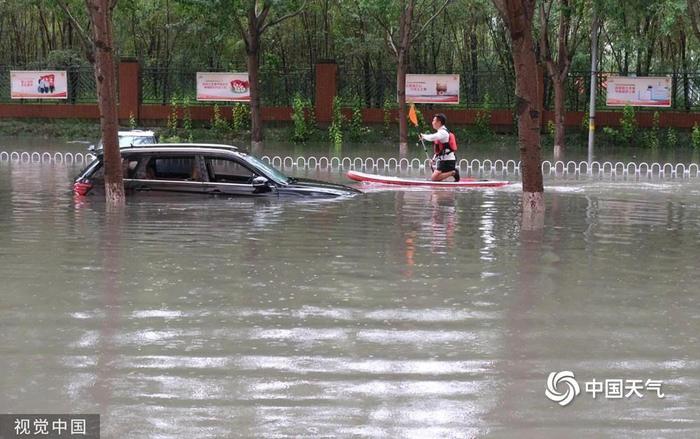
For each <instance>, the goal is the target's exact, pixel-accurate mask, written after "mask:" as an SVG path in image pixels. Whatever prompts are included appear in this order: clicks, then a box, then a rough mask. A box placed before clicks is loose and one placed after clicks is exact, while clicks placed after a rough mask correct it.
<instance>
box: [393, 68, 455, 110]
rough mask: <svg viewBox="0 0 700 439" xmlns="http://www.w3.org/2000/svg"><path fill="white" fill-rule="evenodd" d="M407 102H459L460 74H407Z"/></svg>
mask: <svg viewBox="0 0 700 439" xmlns="http://www.w3.org/2000/svg"><path fill="white" fill-rule="evenodd" d="M406 102H410V103H414V104H459V75H414V74H407V75H406Z"/></svg>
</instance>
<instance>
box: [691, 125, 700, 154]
mask: <svg viewBox="0 0 700 439" xmlns="http://www.w3.org/2000/svg"><path fill="white" fill-rule="evenodd" d="M690 143H691V144H692V145H693V148H695V149H700V126H698V123H697V122H695V124H694V125H693V131H691V133H690Z"/></svg>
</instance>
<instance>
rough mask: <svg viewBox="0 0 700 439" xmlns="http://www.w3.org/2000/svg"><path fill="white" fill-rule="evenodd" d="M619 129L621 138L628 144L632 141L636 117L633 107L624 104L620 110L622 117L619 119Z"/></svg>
mask: <svg viewBox="0 0 700 439" xmlns="http://www.w3.org/2000/svg"><path fill="white" fill-rule="evenodd" d="M620 129H621V132H622V138H623V139H624V141H625V142H626V143H627V144H628V145H629V144H631V143H632V141H633V139H634V136H635V135H636V134H637V118H636V117H635V114H634V107H632V106H631V105H625V108H624V109H623V110H622V119H620Z"/></svg>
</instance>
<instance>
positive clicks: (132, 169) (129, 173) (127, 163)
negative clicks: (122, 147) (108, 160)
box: [122, 157, 139, 178]
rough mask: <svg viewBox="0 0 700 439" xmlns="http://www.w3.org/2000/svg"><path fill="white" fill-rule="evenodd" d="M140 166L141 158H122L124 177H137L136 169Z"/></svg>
mask: <svg viewBox="0 0 700 439" xmlns="http://www.w3.org/2000/svg"><path fill="white" fill-rule="evenodd" d="M138 167H139V160H138V159H137V158H132V157H123V158H122V177H123V178H136V169H137V168H138Z"/></svg>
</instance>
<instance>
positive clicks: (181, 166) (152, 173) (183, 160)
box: [145, 156, 201, 181]
mask: <svg viewBox="0 0 700 439" xmlns="http://www.w3.org/2000/svg"><path fill="white" fill-rule="evenodd" d="M145 177H146V179H148V180H186V181H199V180H201V175H200V172H199V164H198V162H197V160H196V159H195V157H194V156H179V157H152V158H151V159H150V160H149V161H148V164H147V165H146V176H145Z"/></svg>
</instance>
